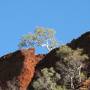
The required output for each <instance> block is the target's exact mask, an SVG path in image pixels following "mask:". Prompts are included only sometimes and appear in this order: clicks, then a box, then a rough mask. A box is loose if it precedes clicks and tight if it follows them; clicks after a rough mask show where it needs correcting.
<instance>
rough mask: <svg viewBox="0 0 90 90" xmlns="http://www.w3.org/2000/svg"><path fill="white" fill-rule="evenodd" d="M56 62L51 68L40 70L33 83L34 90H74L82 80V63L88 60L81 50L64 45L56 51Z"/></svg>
mask: <svg viewBox="0 0 90 90" xmlns="http://www.w3.org/2000/svg"><path fill="white" fill-rule="evenodd" d="M56 56H57V57H58V61H56V63H55V66H54V67H51V68H44V69H42V70H41V71H40V72H39V73H38V74H37V75H36V78H35V79H34V81H33V84H32V86H33V87H34V90H76V89H77V87H78V86H79V85H80V83H81V82H82V80H83V79H84V80H85V79H86V76H85V74H84V73H83V72H82V70H81V69H82V68H83V62H84V61H85V60H86V59H88V56H87V55H86V54H83V50H82V49H77V50H72V49H71V48H70V47H68V46H66V45H64V46H61V47H60V48H59V49H58V50H57V51H56Z"/></svg>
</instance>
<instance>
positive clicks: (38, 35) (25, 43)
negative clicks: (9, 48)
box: [19, 27, 58, 51]
mask: <svg viewBox="0 0 90 90" xmlns="http://www.w3.org/2000/svg"><path fill="white" fill-rule="evenodd" d="M36 46H41V47H46V48H47V50H48V51H50V50H52V49H54V48H55V47H57V46H58V41H57V40H56V38H55V31H54V30H53V29H48V28H42V27H38V28H36V29H35V31H34V33H33V34H26V35H24V36H23V37H22V38H21V41H20V43H19V47H20V48H22V47H36Z"/></svg>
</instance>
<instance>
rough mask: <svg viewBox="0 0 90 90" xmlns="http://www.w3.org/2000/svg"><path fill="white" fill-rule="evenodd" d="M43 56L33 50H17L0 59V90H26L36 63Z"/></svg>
mask: <svg viewBox="0 0 90 90" xmlns="http://www.w3.org/2000/svg"><path fill="white" fill-rule="evenodd" d="M43 58H44V55H35V50H34V49H33V48H31V49H27V50H19V51H16V52H14V53H10V54H8V55H5V56H3V57H1V58H0V90H27V87H28V85H29V84H30V82H31V80H32V78H33V76H34V73H35V67H36V65H37V63H38V62H39V61H40V60H41V59H43Z"/></svg>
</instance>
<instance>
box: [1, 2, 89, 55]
mask: <svg viewBox="0 0 90 90" xmlns="http://www.w3.org/2000/svg"><path fill="white" fill-rule="evenodd" d="M36 26H43V27H49V28H53V29H55V30H56V32H57V34H56V36H57V38H58V40H59V41H60V42H61V43H63V44H65V43H67V42H70V41H71V40H72V39H73V38H77V37H78V36H80V35H81V34H82V33H84V32H86V31H88V30H90V0H0V56H2V55H4V54H6V53H9V52H13V51H15V50H17V49H18V47H17V44H18V42H19V39H20V37H21V36H22V35H23V34H26V33H28V32H33V30H34V29H35V27H36Z"/></svg>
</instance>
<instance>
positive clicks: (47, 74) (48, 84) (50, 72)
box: [33, 68, 64, 90]
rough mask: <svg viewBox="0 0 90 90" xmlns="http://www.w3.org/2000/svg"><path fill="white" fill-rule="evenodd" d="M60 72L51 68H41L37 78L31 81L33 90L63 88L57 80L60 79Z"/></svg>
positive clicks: (58, 89)
mask: <svg viewBox="0 0 90 90" xmlns="http://www.w3.org/2000/svg"><path fill="white" fill-rule="evenodd" d="M60 78H61V77H60V74H59V73H56V72H55V70H54V69H53V68H49V69H48V68H44V69H42V70H41V73H40V75H39V76H38V77H37V80H35V81H34V82H33V88H34V90H64V89H63V88H62V87H61V86H60V85H57V81H58V80H60Z"/></svg>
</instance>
